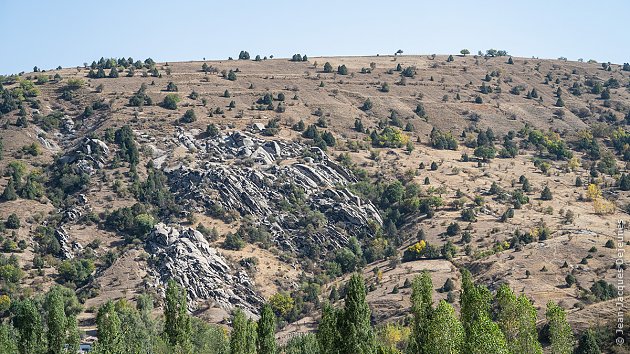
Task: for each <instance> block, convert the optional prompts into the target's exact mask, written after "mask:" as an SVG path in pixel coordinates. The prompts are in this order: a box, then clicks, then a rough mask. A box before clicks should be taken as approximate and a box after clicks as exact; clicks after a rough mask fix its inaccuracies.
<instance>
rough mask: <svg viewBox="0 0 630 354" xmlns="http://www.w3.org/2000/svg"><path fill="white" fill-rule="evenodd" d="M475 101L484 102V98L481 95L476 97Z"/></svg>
mask: <svg viewBox="0 0 630 354" xmlns="http://www.w3.org/2000/svg"><path fill="white" fill-rule="evenodd" d="M475 103H477V104H482V103H483V98H481V96H477V97H475Z"/></svg>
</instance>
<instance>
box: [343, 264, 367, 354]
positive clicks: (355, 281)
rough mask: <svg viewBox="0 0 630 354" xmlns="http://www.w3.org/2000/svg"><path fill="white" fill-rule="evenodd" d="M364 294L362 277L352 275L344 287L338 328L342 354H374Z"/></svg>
mask: <svg viewBox="0 0 630 354" xmlns="http://www.w3.org/2000/svg"><path fill="white" fill-rule="evenodd" d="M365 293H366V291H365V282H364V280H363V277H362V276H361V275H359V274H354V275H352V277H351V278H350V281H349V282H348V285H347V286H346V298H345V306H344V310H343V315H342V316H341V318H340V323H339V327H338V330H339V332H340V334H341V338H343V340H342V342H341V352H342V353H344V354H351V353H355V354H371V353H374V348H375V347H376V343H375V341H374V333H373V332H372V326H371V324H370V314H371V312H370V307H369V306H368V304H367V301H366V300H365Z"/></svg>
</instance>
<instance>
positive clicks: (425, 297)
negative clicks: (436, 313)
mask: <svg viewBox="0 0 630 354" xmlns="http://www.w3.org/2000/svg"><path fill="white" fill-rule="evenodd" d="M432 306H433V281H432V280H431V276H430V275H429V272H427V271H423V272H422V274H421V275H417V276H416V277H415V278H414V279H413V281H412V283H411V313H412V314H413V324H412V327H411V337H410V340H409V349H410V350H411V352H416V353H423V352H424V350H425V349H426V348H427V344H426V343H427V340H428V331H427V328H428V325H429V321H430V318H431V314H432V310H433V308H432Z"/></svg>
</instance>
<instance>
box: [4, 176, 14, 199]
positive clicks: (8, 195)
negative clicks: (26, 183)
mask: <svg viewBox="0 0 630 354" xmlns="http://www.w3.org/2000/svg"><path fill="white" fill-rule="evenodd" d="M16 199H17V193H16V192H15V182H14V181H13V179H9V183H8V184H7V186H6V187H5V188H4V192H2V200H3V201H10V200H16Z"/></svg>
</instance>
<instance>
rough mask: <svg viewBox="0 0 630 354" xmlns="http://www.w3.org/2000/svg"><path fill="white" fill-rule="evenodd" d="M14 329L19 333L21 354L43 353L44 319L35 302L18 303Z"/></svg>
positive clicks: (15, 309)
mask: <svg viewBox="0 0 630 354" xmlns="http://www.w3.org/2000/svg"><path fill="white" fill-rule="evenodd" d="M13 313H14V315H13V327H14V328H15V330H16V332H17V348H18V352H19V353H20V354H31V353H41V352H42V350H43V340H42V333H43V332H44V330H43V327H42V319H41V316H40V315H39V312H38V311H37V306H35V303H34V302H33V300H30V299H27V300H23V301H20V302H18V303H17V304H16V305H15V308H14V310H13Z"/></svg>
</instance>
